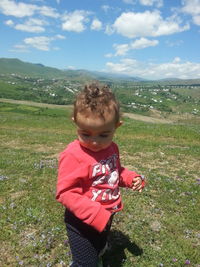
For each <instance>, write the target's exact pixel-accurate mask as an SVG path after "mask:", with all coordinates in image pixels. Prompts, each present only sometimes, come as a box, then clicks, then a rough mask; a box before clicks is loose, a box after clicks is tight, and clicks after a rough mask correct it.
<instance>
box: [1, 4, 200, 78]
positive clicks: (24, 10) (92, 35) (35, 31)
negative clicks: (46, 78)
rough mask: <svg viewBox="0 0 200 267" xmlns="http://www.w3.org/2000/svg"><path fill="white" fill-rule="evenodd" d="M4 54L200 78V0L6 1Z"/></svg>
mask: <svg viewBox="0 0 200 267" xmlns="http://www.w3.org/2000/svg"><path fill="white" fill-rule="evenodd" d="M0 25H1V27H0V34H1V36H2V37H1V41H0V57H8V58H19V59H21V60H23V61H26V62H32V63H42V64H44V65H46V66H51V67H56V68H59V69H87V70H96V71H106V72H110V73H120V74H126V75H130V76H137V77H142V78H146V79H161V78H171V77H177V78H183V79H187V78H191V79H193V78H200V48H199V47H200V0H73V1H72V0H49V1H47V0H19V1H16V0H15V1H14V0H0Z"/></svg>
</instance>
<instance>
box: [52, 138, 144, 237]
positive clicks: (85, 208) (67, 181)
mask: <svg viewBox="0 0 200 267" xmlns="http://www.w3.org/2000/svg"><path fill="white" fill-rule="evenodd" d="M138 176H140V175H138V174H137V173H135V172H133V171H129V170H128V169H126V168H123V167H121V165H120V159H119V150H118V147H117V145H116V144H115V143H112V144H111V145H110V146H109V147H108V148H106V149H104V150H101V151H99V152H92V151H90V150H88V149H87V148H84V147H82V146H81V145H80V143H79V141H78V140H75V141H74V142H72V143H70V144H69V145H68V146H67V148H66V149H65V150H64V151H63V152H62V153H61V154H60V160H59V169H58V182H57V193H56V199H57V200H58V201H59V202H61V203H62V204H63V205H64V206H65V207H66V208H67V209H69V210H70V211H71V212H73V214H74V215H75V216H76V217H78V218H79V219H81V220H82V221H83V222H84V223H86V224H89V225H91V226H92V227H94V228H95V229H96V230H98V231H99V232H102V231H103V230H104V228H105V226H106V224H107V222H108V220H109V218H110V216H111V214H112V213H113V212H116V211H119V210H121V209H122V208H123V205H122V202H121V196H120V191H119V186H121V187H132V181H133V178H135V177H138Z"/></svg>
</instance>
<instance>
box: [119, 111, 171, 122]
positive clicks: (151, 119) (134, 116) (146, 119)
mask: <svg viewBox="0 0 200 267" xmlns="http://www.w3.org/2000/svg"><path fill="white" fill-rule="evenodd" d="M123 115H124V116H125V117H128V118H130V119H134V120H137V121H144V122H151V123H166V124H168V123H173V121H170V120H167V119H164V118H154V117H148V116H143V115H139V114H134V113H123Z"/></svg>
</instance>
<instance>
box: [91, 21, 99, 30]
mask: <svg viewBox="0 0 200 267" xmlns="http://www.w3.org/2000/svg"><path fill="white" fill-rule="evenodd" d="M90 28H91V30H96V31H99V30H101V28H102V22H101V21H100V20H98V19H94V20H93V21H92V24H91V26H90Z"/></svg>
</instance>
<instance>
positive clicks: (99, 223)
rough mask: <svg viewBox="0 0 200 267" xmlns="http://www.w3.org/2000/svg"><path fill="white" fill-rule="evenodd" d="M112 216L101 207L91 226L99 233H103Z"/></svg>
mask: <svg viewBox="0 0 200 267" xmlns="http://www.w3.org/2000/svg"><path fill="white" fill-rule="evenodd" d="M110 216H111V212H110V211H107V210H106V209H105V208H104V207H102V206H101V208H100V210H99V212H98V213H97V216H96V217H95V218H94V220H93V221H92V223H91V224H90V225H91V226H92V227H94V228H95V229H96V230H97V231H98V232H102V231H103V230H104V229H105V227H106V224H107V223H108V221H109V219H110Z"/></svg>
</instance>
